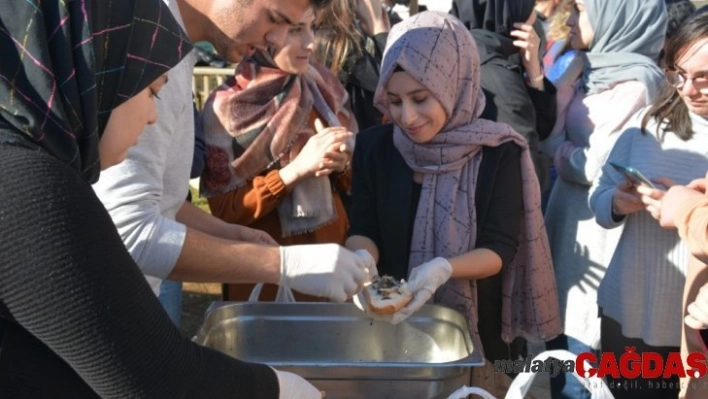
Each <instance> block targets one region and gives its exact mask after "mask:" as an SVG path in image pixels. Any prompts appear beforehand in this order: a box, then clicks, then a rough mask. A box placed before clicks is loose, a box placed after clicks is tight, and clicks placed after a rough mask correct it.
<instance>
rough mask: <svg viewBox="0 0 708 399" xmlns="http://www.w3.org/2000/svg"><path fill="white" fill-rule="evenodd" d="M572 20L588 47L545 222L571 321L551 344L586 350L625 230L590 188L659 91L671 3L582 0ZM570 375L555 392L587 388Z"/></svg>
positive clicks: (555, 151)
mask: <svg viewBox="0 0 708 399" xmlns="http://www.w3.org/2000/svg"><path fill="white" fill-rule="evenodd" d="M567 24H568V26H569V27H570V28H571V33H570V36H569V40H570V41H571V45H572V46H573V47H574V48H576V49H579V50H586V51H583V52H581V53H580V55H581V57H583V61H584V66H583V69H582V74H581V76H579V79H578V82H577V83H576V86H575V95H574V97H573V98H572V100H571V101H570V103H569V105H568V107H567V109H566V110H564V111H563V112H561V113H560V118H564V119H565V120H561V121H560V122H559V125H560V126H563V127H564V128H563V129H562V131H561V134H559V135H558V136H555V137H553V138H550V139H549V140H552V141H553V140H557V141H556V142H555V143H553V142H548V143H546V144H547V145H548V148H550V150H549V152H550V155H552V156H553V157H554V165H555V168H556V170H557V172H558V176H559V178H558V180H557V182H556V184H555V185H554V187H553V190H552V192H551V197H550V199H549V203H548V208H547V209H546V226H547V229H548V236H549V240H550V242H551V249H552V253H553V263H554V267H555V275H556V282H557V284H558V292H559V298H560V305H561V314H562V315H563V317H564V327H565V335H564V336H562V337H560V338H559V339H557V340H555V341H554V342H551V343H549V345H548V346H547V347H548V348H549V349H551V348H552V349H569V350H570V351H571V352H574V353H581V352H585V351H589V350H591V349H592V347H595V349H597V341H598V338H599V331H600V322H599V320H600V319H599V317H598V307H597V289H598V287H599V285H600V281H601V280H602V278H603V276H604V275H605V270H606V268H607V265H608V264H609V262H610V258H611V257H612V253H613V251H614V249H615V246H616V245H617V241H618V239H619V236H620V234H621V231H620V230H621V229H615V230H612V231H608V230H605V229H603V228H602V227H600V226H599V225H598V224H597V222H596V221H595V220H594V218H593V213H592V211H591V210H590V208H589V206H588V194H589V190H590V186H591V183H592V181H593V180H594V179H595V178H596V177H597V176H598V175H599V173H600V169H601V167H602V165H603V164H604V162H605V159H606V158H607V155H608V153H609V151H610V149H611V148H612V144H613V143H614V141H615V140H616V139H617V137H618V136H619V132H620V131H621V127H622V126H623V125H624V124H625V123H626V122H627V121H628V120H629V119H630V117H631V116H632V115H633V114H635V113H636V112H637V111H638V110H639V109H641V108H642V107H644V106H646V105H647V104H648V103H649V102H650V100H651V99H652V98H653V97H654V96H656V94H657V93H658V91H659V88H660V84H661V82H662V79H663V75H662V71H661V70H660V69H659V67H658V66H657V61H658V58H659V54H660V52H661V49H662V46H663V44H664V35H665V30H666V9H665V5H664V1H663V0H623V1H606V0H577V1H576V4H575V8H574V10H573V12H572V14H571V16H570V18H569V19H568V22H567ZM558 141H560V143H559V142H558ZM570 378H571V379H568V380H567V381H569V383H568V386H566V387H565V391H564V392H562V393H561V392H560V390H561V389H563V388H562V386H558V385H556V384H555V383H558V382H561V385H562V380H563V377H560V378H557V379H554V381H552V383H553V384H552V387H553V389H552V391H553V394H554V397H571V398H577V397H583V396H584V395H587V394H588V392H587V390H586V389H585V388H584V387H582V386H581V384H579V383H575V380H572V378H573V377H572V376H571V377H570Z"/></svg>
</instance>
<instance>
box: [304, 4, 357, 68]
mask: <svg viewBox="0 0 708 399" xmlns="http://www.w3.org/2000/svg"><path fill="white" fill-rule="evenodd" d="M362 41H363V36H362V34H361V33H360V32H359V30H358V28H357V25H356V14H355V11H354V8H353V6H352V3H351V0H332V2H331V4H330V5H329V6H328V7H324V8H322V9H320V11H319V12H318V14H317V19H316V20H315V44H316V49H315V54H314V58H315V60H316V61H317V62H319V63H320V64H323V65H325V66H326V67H327V68H329V69H330V70H331V71H332V72H333V73H335V74H337V75H338V76H339V77H340V79H342V74H343V73H346V71H344V68H345V64H346V62H347V59H348V58H349V57H350V56H351V55H352V54H359V53H361V51H362Z"/></svg>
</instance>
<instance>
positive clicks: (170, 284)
mask: <svg viewBox="0 0 708 399" xmlns="http://www.w3.org/2000/svg"><path fill="white" fill-rule="evenodd" d="M157 299H159V300H160V303H161V304H162V307H163V308H165V311H166V312H167V314H168V315H169V316H170V319H172V322H173V323H175V325H176V326H177V327H180V326H181V325H182V282H181V281H172V280H162V283H161V284H160V295H158V296H157Z"/></svg>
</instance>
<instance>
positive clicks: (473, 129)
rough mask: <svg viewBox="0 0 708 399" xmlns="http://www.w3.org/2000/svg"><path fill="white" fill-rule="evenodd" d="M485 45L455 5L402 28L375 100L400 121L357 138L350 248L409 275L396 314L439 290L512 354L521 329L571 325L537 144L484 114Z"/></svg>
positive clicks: (523, 333) (551, 330) (486, 342)
mask: <svg viewBox="0 0 708 399" xmlns="http://www.w3.org/2000/svg"><path fill="white" fill-rule="evenodd" d="M477 54H478V53H477V47H476V45H475V42H474V40H473V39H472V36H471V35H470V33H469V31H468V30H467V29H466V28H465V27H464V25H462V24H461V23H460V22H459V21H458V20H457V19H455V18H454V17H451V16H449V15H446V14H441V13H435V12H424V13H421V14H417V15H415V16H414V17H411V18H409V19H407V20H404V21H403V22H401V23H399V24H398V25H396V26H395V27H394V28H393V29H392V31H391V33H390V36H389V39H388V43H387V48H386V51H385V53H384V59H383V63H382V67H381V77H380V80H379V85H378V88H377V91H376V98H375V100H376V105H377V106H378V107H379V108H380V109H381V110H382V111H383V112H384V113H386V114H387V115H388V116H389V117H390V118H391V120H392V121H393V122H394V124H393V125H383V126H378V127H375V128H372V129H369V130H366V131H364V132H361V133H360V134H359V135H357V148H356V151H355V154H354V160H353V164H352V173H353V183H352V187H353V192H352V194H353V202H352V212H351V221H350V222H351V225H352V227H351V229H350V231H349V235H350V237H349V238H348V239H347V243H346V246H347V247H348V248H350V249H352V250H361V249H365V250H367V251H368V252H370V253H371V255H372V257H373V258H374V259H376V261H377V262H378V270H379V274H381V275H384V274H387V275H393V276H395V277H397V278H407V279H408V287H409V289H410V290H411V291H412V292H413V294H414V299H413V300H412V301H411V303H410V304H409V305H408V306H406V307H405V308H403V309H402V310H400V311H399V312H397V313H396V314H394V315H393V317H392V318H391V322H393V323H397V322H400V321H402V320H403V319H405V318H406V317H408V316H410V315H411V314H412V313H414V312H415V311H417V310H418V309H419V308H420V307H421V306H422V305H423V304H425V303H426V302H428V301H429V300H430V299H431V298H432V300H433V302H435V303H439V304H443V305H446V306H449V307H452V308H455V309H457V310H459V311H461V312H463V313H464V314H465V315H466V316H467V317H468V324H469V329H470V331H471V333H472V334H475V335H477V334H478V335H480V336H481V338H482V343H483V346H484V349H485V355H486V356H487V358H490V359H494V358H504V359H506V358H508V357H509V356H510V353H509V352H510V351H509V347H508V345H506V343H510V342H511V341H512V340H513V339H514V338H515V337H524V338H527V339H531V340H547V339H550V338H553V337H554V336H556V335H557V334H559V333H560V332H561V328H560V319H559V313H558V298H557V292H556V287H555V282H554V280H553V269H552V264H551V259H550V250H549V247H548V240H547V237H546V231H545V228H544V225H543V218H542V216H541V208H540V204H541V201H540V193H539V186H538V180H537V178H536V175H535V173H534V167H533V164H532V161H531V158H530V155H529V151H528V145H527V143H526V141H525V140H524V138H523V137H522V136H520V135H519V134H518V133H516V132H514V131H513V130H512V129H511V128H510V127H509V126H507V125H505V124H501V123H496V122H492V121H488V120H483V119H479V115H480V113H481V112H482V110H483V109H484V104H485V98H484V95H483V93H482V91H481V90H480V88H479V78H480V77H479V58H478V55H477ZM480 305H482V306H480ZM478 321H479V323H478ZM486 338H489V339H486ZM502 340H503V342H502Z"/></svg>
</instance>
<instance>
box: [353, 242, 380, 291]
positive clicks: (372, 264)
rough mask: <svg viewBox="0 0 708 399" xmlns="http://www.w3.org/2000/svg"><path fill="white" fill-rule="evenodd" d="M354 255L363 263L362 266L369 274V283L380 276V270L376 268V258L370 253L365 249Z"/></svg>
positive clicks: (355, 252) (367, 280)
mask: <svg viewBox="0 0 708 399" xmlns="http://www.w3.org/2000/svg"><path fill="white" fill-rule="evenodd" d="M354 255H356V256H357V257H359V259H360V260H361V262H362V266H363V267H364V270H365V271H366V273H367V274H368V276H367V279H366V282H367V283H368V282H369V281H371V279H373V278H374V276H378V275H379V270H378V269H377V268H376V261H375V260H374V257H373V256H371V254H370V253H369V251H367V250H365V249H357V250H356V251H354Z"/></svg>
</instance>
